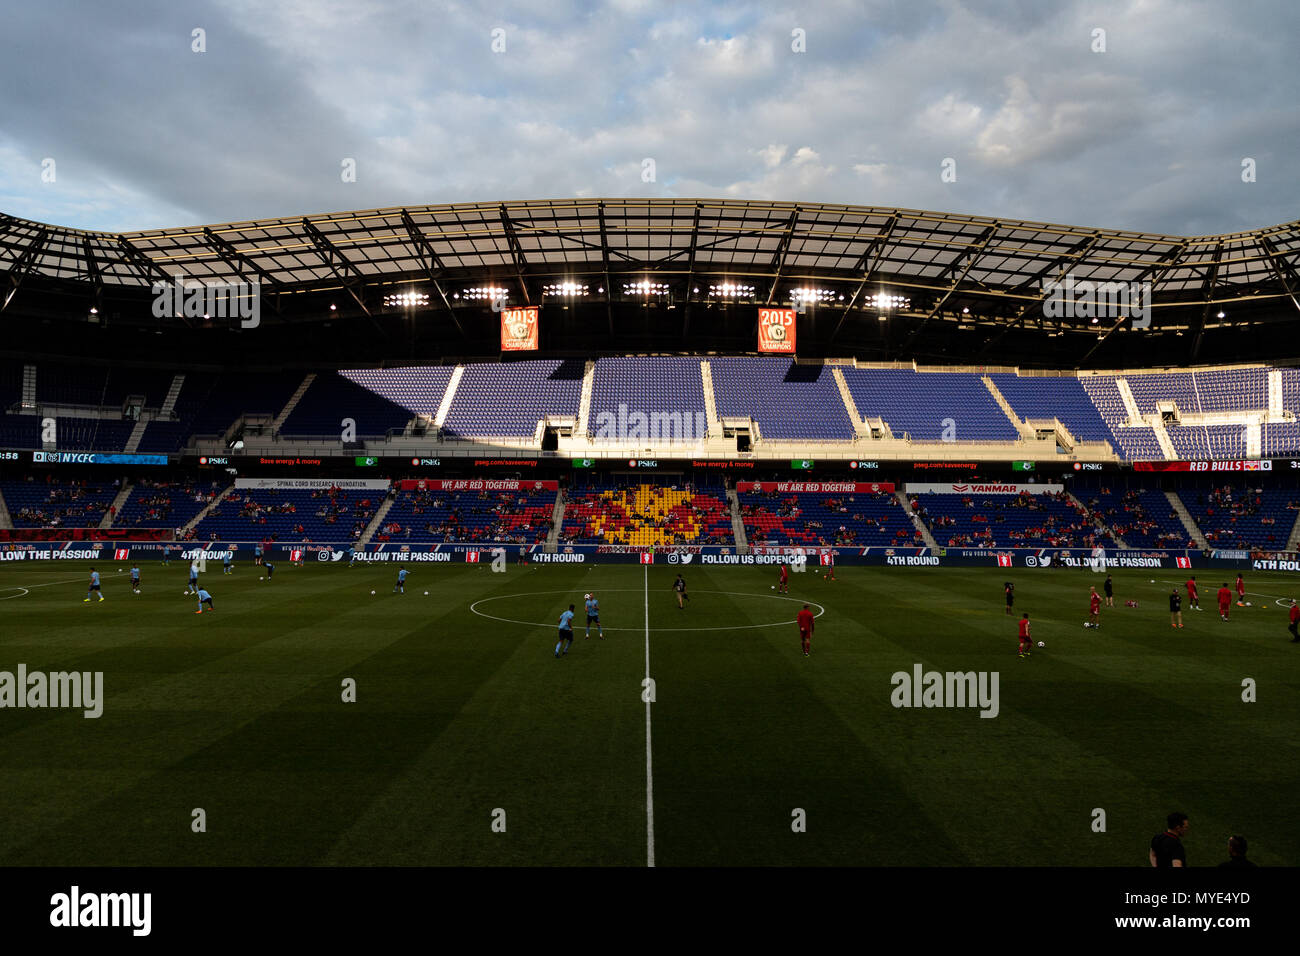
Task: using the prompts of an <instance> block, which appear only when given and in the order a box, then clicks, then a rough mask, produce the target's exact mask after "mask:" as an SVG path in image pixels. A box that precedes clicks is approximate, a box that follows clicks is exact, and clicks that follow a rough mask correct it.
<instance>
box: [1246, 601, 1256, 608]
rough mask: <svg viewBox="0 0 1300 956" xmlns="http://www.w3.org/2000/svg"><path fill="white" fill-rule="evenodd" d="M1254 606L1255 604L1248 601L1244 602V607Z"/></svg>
mask: <svg viewBox="0 0 1300 956" xmlns="http://www.w3.org/2000/svg"><path fill="white" fill-rule="evenodd" d="M1254 606H1255V605H1253V604H1251V603H1250V602H1249V601H1247V602H1246V607H1254Z"/></svg>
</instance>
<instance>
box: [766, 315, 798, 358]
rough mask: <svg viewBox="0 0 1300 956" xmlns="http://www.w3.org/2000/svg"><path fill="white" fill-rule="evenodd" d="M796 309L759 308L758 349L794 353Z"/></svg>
mask: <svg viewBox="0 0 1300 956" xmlns="http://www.w3.org/2000/svg"><path fill="white" fill-rule="evenodd" d="M794 317H795V311H794V309H763V308H760V309H759V310H758V350H759V351H760V352H776V353H777V354H779V355H793V354H794V336H795V332H794V329H795V325H794Z"/></svg>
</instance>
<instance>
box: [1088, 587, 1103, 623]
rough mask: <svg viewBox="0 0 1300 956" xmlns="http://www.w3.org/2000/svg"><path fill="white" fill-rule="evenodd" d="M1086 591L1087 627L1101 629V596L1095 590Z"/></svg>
mask: <svg viewBox="0 0 1300 956" xmlns="http://www.w3.org/2000/svg"><path fill="white" fill-rule="evenodd" d="M1088 591H1089V592H1090V593H1089V595H1088V627H1101V595H1100V594H1098V593H1097V589H1096V588H1088Z"/></svg>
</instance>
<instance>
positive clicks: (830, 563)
mask: <svg viewBox="0 0 1300 956" xmlns="http://www.w3.org/2000/svg"><path fill="white" fill-rule="evenodd" d="M823 560H824V561H825V562H826V567H827V568H828V569H829V570H827V572H826V577H824V578H823V579H822V580H824V581H834V580H835V552H834V550H830V551H827V552H826V553H825V555H824V556H823Z"/></svg>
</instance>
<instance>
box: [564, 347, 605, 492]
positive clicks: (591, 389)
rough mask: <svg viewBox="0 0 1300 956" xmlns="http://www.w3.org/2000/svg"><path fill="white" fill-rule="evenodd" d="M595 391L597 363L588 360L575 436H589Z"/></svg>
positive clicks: (583, 376)
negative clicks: (589, 422)
mask: <svg viewBox="0 0 1300 956" xmlns="http://www.w3.org/2000/svg"><path fill="white" fill-rule="evenodd" d="M595 391H596V363H595V362H593V361H590V360H588V361H587V364H586V365H584V366H583V369H582V394H581V395H580V396H579V397H578V420H577V422H576V423H575V424H574V426H573V434H575V435H586V434H587V420H588V419H589V418H590V417H591V396H592V395H593V394H594V393H595ZM556 497H557V498H558V497H559V496H558V495H557V496H556Z"/></svg>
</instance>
